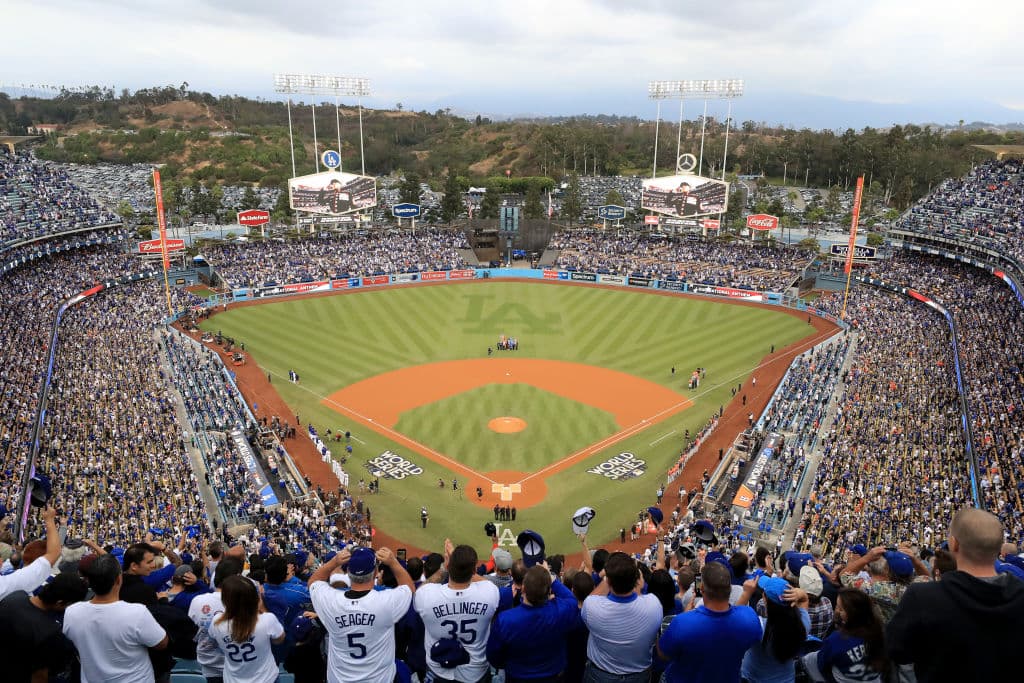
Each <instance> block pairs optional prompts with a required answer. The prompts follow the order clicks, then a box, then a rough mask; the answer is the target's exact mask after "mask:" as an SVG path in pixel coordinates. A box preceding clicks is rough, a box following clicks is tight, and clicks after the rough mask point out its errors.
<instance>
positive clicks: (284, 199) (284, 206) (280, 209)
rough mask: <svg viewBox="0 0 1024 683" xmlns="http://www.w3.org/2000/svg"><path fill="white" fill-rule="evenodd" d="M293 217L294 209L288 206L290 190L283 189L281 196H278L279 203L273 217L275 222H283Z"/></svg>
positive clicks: (272, 214) (272, 213) (275, 207)
mask: <svg viewBox="0 0 1024 683" xmlns="http://www.w3.org/2000/svg"><path fill="white" fill-rule="evenodd" d="M291 215H292V207H291V206H289V205H288V188H287V187H283V188H281V194H279V195H277V202H276V203H275V204H274V210H273V211H272V212H271V216H272V217H273V218H274V220H275V221H278V222H280V221H283V220H285V219H286V218H288V217H289V216H291Z"/></svg>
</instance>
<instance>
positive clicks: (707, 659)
mask: <svg viewBox="0 0 1024 683" xmlns="http://www.w3.org/2000/svg"><path fill="white" fill-rule="evenodd" d="M760 639H761V623H760V621H758V618H757V614H756V613H755V612H754V610H753V609H751V608H750V607H747V606H746V605H742V606H734V607H730V608H729V611H728V612H714V611H712V610H709V609H708V608H707V607H704V606H703V605H701V606H700V607H698V608H697V609H695V610H692V611H690V612H685V613H683V614H680V615H679V616H677V617H676V618H675V619H673V620H672V623H671V624H669V626H668V628H667V629H665V633H664V634H663V635H662V636H661V640H659V641H658V647H659V648H660V649H661V652H662V654H664V655H665V656H666V657H668V658H669V659H670V660H671V661H670V662H669V665H668V668H667V669H665V680H666V681H667V683H703V682H705V681H706V682H707V683H738V682H739V680H740V662H742V661H743V653H744V652H746V651H747V649H749V648H750V646H751V645H754V644H756V643H757V642H758V641H759V640H760Z"/></svg>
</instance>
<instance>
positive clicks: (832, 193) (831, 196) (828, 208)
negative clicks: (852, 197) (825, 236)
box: [825, 185, 842, 221]
mask: <svg viewBox="0 0 1024 683" xmlns="http://www.w3.org/2000/svg"><path fill="white" fill-rule="evenodd" d="M840 192H842V190H841V189H840V188H839V186H838V185H833V186H832V187H830V188H828V196H827V197H825V213H826V214H827V215H828V219H829V220H830V221H834V220H835V219H836V214H837V213H839V209H840V208H842V204H841V203H840V202H839V194H840Z"/></svg>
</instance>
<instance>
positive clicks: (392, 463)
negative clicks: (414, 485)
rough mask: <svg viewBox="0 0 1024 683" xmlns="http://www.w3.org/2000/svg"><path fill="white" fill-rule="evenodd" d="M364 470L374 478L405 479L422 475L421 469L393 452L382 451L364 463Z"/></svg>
mask: <svg viewBox="0 0 1024 683" xmlns="http://www.w3.org/2000/svg"><path fill="white" fill-rule="evenodd" d="M366 469H368V470H370V474H372V475H373V476H375V477H384V478H385V479H405V478H406V477H413V476H416V475H419V474H423V468H422V467H420V466H419V465H417V464H415V463H413V462H411V461H409V460H406V459H405V458H403V457H402V456H400V455H399V454H398V453H395V452H394V451H384V452H383V453H381V454H380V455H378V456H377V457H376V458H374V459H373V460H367V461H366Z"/></svg>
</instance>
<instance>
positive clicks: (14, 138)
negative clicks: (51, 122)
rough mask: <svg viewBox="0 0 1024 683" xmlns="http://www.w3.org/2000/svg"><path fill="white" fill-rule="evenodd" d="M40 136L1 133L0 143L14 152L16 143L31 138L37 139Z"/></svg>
mask: <svg viewBox="0 0 1024 683" xmlns="http://www.w3.org/2000/svg"><path fill="white" fill-rule="evenodd" d="M38 137H39V136H38V135H0V145H3V146H4V147H6V148H7V149H9V150H11V154H14V146H15V145H17V144H20V143H22V142H28V141H29V140H35V139H36V138H38Z"/></svg>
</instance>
